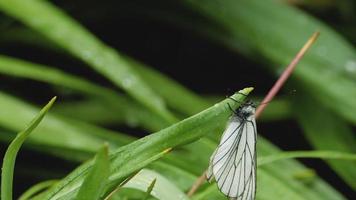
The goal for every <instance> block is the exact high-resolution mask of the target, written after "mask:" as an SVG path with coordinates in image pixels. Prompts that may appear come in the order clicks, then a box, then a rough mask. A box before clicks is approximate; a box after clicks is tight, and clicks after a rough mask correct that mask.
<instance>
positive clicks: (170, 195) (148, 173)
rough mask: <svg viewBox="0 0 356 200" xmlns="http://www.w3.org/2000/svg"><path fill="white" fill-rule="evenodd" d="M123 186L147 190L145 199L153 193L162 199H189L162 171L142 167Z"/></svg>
mask: <svg viewBox="0 0 356 200" xmlns="http://www.w3.org/2000/svg"><path fill="white" fill-rule="evenodd" d="M153 183H154V184H153ZM153 186H154V187H153ZM123 187H124V188H134V189H137V190H141V191H144V192H146V196H145V199H147V198H148V197H149V196H150V195H152V196H153V197H155V198H157V199H161V200H164V199H172V200H175V199H176V200H178V199H181V200H188V197H187V196H186V195H185V194H184V192H182V191H181V190H180V189H179V188H177V186H175V185H174V184H173V183H172V182H171V181H169V180H167V179H166V178H165V177H164V176H162V175H161V174H160V173H157V172H155V171H153V170H149V169H142V170H141V171H140V172H139V173H138V174H136V175H135V176H134V177H133V178H132V179H131V180H130V181H128V182H127V183H126V184H125V185H124V186H123ZM118 194H119V193H118Z"/></svg>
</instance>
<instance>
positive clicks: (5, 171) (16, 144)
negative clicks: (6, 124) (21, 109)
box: [1, 97, 56, 200]
mask: <svg viewBox="0 0 356 200" xmlns="http://www.w3.org/2000/svg"><path fill="white" fill-rule="evenodd" d="M55 100H56V97H54V98H53V99H51V101H49V103H48V104H47V105H46V106H45V107H43V108H42V110H41V111H40V112H39V114H38V115H37V116H36V117H35V118H34V119H33V120H32V121H31V123H30V124H29V126H28V127H27V128H26V129H25V130H24V131H22V132H20V133H18V134H17V136H16V138H15V139H14V140H13V141H12V142H11V144H10V145H9V147H8V148H7V150H6V152H5V156H4V159H3V164H2V171H1V199H3V200H11V199H12V187H13V185H12V184H13V175H14V167H15V161H16V156H17V152H18V151H19V150H20V147H21V145H22V144H23V143H24V142H25V140H26V138H27V137H28V136H29V135H30V133H31V132H32V131H33V130H34V129H35V128H36V127H37V126H38V124H39V123H40V122H41V120H42V119H43V117H44V116H45V115H46V113H47V112H48V110H49V109H50V108H51V107H52V105H53V103H54V102H55ZM14 112H15V111H14Z"/></svg>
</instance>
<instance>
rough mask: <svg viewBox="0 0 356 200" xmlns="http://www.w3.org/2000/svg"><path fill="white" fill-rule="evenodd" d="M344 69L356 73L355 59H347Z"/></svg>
mask: <svg viewBox="0 0 356 200" xmlns="http://www.w3.org/2000/svg"><path fill="white" fill-rule="evenodd" d="M345 70H346V72H348V73H351V74H356V60H349V61H347V62H346V64H345Z"/></svg>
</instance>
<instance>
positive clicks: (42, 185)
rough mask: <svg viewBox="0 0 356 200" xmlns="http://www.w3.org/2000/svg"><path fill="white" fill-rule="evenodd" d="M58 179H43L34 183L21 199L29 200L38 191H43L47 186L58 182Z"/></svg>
mask: <svg viewBox="0 0 356 200" xmlns="http://www.w3.org/2000/svg"><path fill="white" fill-rule="evenodd" d="M57 182H58V180H49V181H43V182H40V183H38V184H35V185H32V186H31V187H30V188H29V189H27V190H26V191H25V192H24V193H23V194H22V195H21V196H20V197H19V200H29V199H31V198H32V197H33V196H34V195H36V194H37V193H39V192H41V191H43V190H44V189H46V188H49V187H50V186H52V185H53V184H55V183H57Z"/></svg>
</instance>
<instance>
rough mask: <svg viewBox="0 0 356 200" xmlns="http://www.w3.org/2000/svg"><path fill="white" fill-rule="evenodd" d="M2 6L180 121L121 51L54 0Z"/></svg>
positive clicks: (11, 0) (6, 1) (9, 1)
mask: <svg viewBox="0 0 356 200" xmlns="http://www.w3.org/2000/svg"><path fill="white" fill-rule="evenodd" d="M0 9H1V10H2V11H3V12H5V13H6V14H8V15H10V16H12V17H14V18H16V19H17V20H19V21H21V22H22V23H24V24H25V25H27V26H29V27H31V28H32V29H34V30H36V31H38V32H40V33H42V34H43V35H44V36H46V37H47V38H49V39H50V40H52V41H53V42H54V43H55V44H57V45H58V46H60V47H62V48H64V49H65V50H67V51H68V52H70V53H71V54H72V55H74V56H76V57H77V58H79V59H81V60H82V61H84V62H86V63H87V64H88V65H89V66H91V67H92V68H93V69H94V70H96V71H98V72H99V73H101V74H102V75H104V76H105V77H107V78H108V79H109V80H111V81H112V82H113V83H114V84H116V85H117V86H118V87H120V88H122V89H124V90H125V91H126V92H127V93H128V94H130V95H131V96H132V97H133V98H134V99H136V100H137V101H138V102H140V103H142V104H143V105H145V106H146V107H147V108H149V109H150V110H152V111H153V112H156V113H157V114H158V115H160V116H161V117H163V118H164V119H166V120H167V121H169V122H171V123H173V122H175V121H176V119H175V117H174V116H173V115H172V114H170V112H168V110H167V109H166V108H165V105H164V102H163V100H162V99H161V98H160V97H159V96H158V95H157V94H155V93H154V92H153V90H152V89H151V88H149V87H148V86H147V85H146V84H145V83H144V81H142V79H141V78H140V76H139V75H137V74H136V73H134V71H133V70H132V69H131V67H130V65H129V64H128V62H127V61H126V60H125V59H123V58H122V56H120V55H119V53H118V52H116V51H115V50H114V49H113V48H111V47H109V46H107V45H105V44H104V43H103V42H101V41H100V40H98V39H97V38H96V37H95V36H94V35H92V34H91V33H90V32H89V31H87V30H86V29H85V28H84V27H83V26H81V25H80V24H79V23H77V22H76V21H75V20H73V19H72V18H70V17H69V16H68V15H66V14H65V13H64V12H63V11H61V10H60V9H58V8H56V7H55V6H53V5H52V4H51V2H48V1H40V0H3V1H0Z"/></svg>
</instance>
